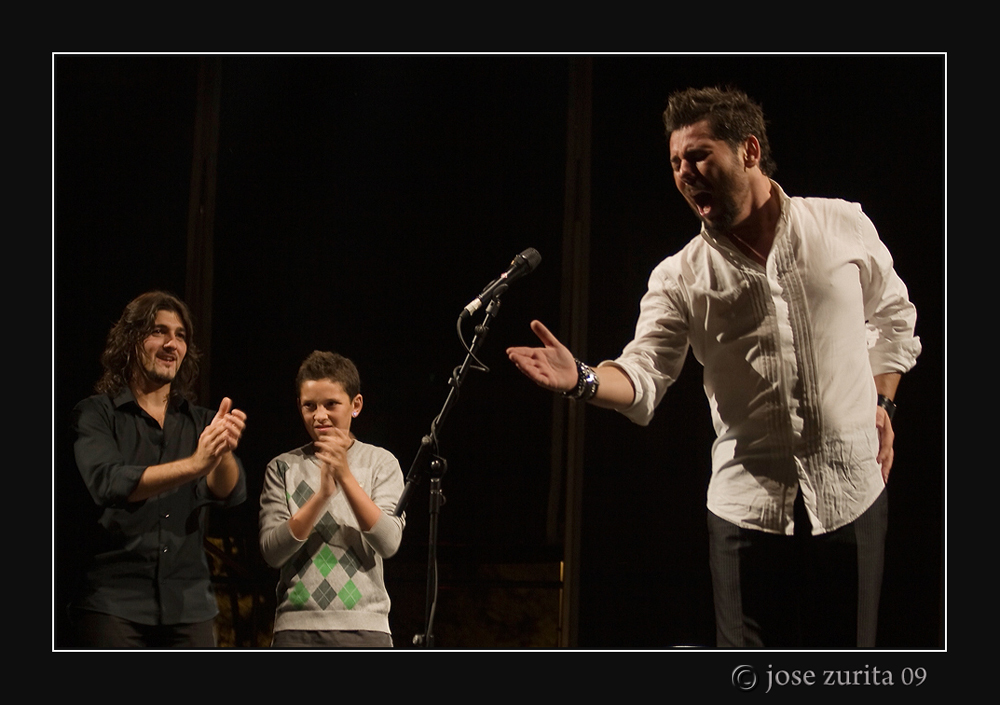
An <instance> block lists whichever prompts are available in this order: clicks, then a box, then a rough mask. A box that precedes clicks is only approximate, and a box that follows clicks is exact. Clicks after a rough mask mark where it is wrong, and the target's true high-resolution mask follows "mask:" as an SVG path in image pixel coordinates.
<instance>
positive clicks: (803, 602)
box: [708, 490, 888, 648]
mask: <svg viewBox="0 0 1000 705" xmlns="http://www.w3.org/2000/svg"><path fill="white" fill-rule="evenodd" d="M887 524H888V500H887V498H886V493H885V491H884V490H883V492H882V494H881V495H879V497H878V499H877V500H875V503H874V504H872V506H871V507H869V508H868V509H867V510H866V511H865V512H864V513H863V514H862V515H861V516H859V517H858V518H857V519H855V520H854V521H853V522H851V523H850V524H847V525H845V526H842V527H841V528H839V529H836V530H835V531H831V532H828V533H826V534H819V535H817V536H813V535H812V534H811V533H810V531H811V528H812V527H811V525H810V523H809V518H808V516H807V515H806V512H805V508H804V505H803V504H802V493H801V492H800V493H799V496H798V497H797V498H796V500H795V535H794V536H781V535H775V534H768V533H765V532H763V531H756V530H753V529H743V528H741V527H738V526H736V525H734V524H732V523H730V522H728V521H725V520H723V519H720V518H719V517H717V516H715V515H714V514H712V513H711V512H709V513H708V531H709V553H710V558H709V561H710V565H711V569H712V590H713V594H714V599H715V622H716V641H717V645H718V646H733V647H806V648H808V647H821V648H822V647H834V648H836V647H858V646H860V647H873V646H875V633H876V629H877V626H878V605H879V597H880V595H881V592H882V569H883V564H884V557H885V534H886V527H887Z"/></svg>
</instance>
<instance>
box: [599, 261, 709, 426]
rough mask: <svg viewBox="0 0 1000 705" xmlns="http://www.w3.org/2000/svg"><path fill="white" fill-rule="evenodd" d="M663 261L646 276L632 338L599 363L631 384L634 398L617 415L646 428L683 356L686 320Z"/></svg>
mask: <svg viewBox="0 0 1000 705" xmlns="http://www.w3.org/2000/svg"><path fill="white" fill-rule="evenodd" d="M667 267H668V263H667V262H663V263H661V264H660V265H659V266H657V267H656V269H654V270H653V272H652V274H651V275H650V277H649V287H648V289H647V291H646V293H645V294H644V295H643V297H642V300H641V301H640V302H639V318H638V321H637V322H636V326H635V337H634V338H633V339H632V341H631V342H630V343H629V344H628V345H626V346H625V349H624V350H622V354H621V355H620V356H619V357H618V358H616V359H615V360H608V361H605V362H602V363H601V364H602V365H606V364H610V365H614V366H616V367H618V368H619V369H621V370H622V372H624V373H625V374H626V375H627V376H628V378H629V379H630V380H631V381H632V386H633V387H634V388H635V399H634V400H633V402H632V405H631V406H630V407H629V408H627V409H624V410H623V411H622V412H621V413H622V414H624V416H625V417H626V418H628V419H629V420H630V421H633V422H635V423H636V424H638V425H640V426H646V425H648V424H649V422H650V421H651V420H652V419H653V413H654V412H655V410H656V407H657V406H658V405H659V403H660V401H661V400H662V399H663V395H664V394H666V392H667V389H668V388H669V387H670V385H672V384H673V383H674V382H675V381H677V377H678V376H679V375H680V373H681V369H682V368H683V366H684V360H685V358H686V357H687V351H688V346H689V341H688V319H687V315H686V314H685V313H684V312H683V307H682V306H680V305H679V304H678V299H679V297H678V292H677V290H676V286H674V285H672V283H671V281H672V280H671V279H670V277H669V276H668V274H667Z"/></svg>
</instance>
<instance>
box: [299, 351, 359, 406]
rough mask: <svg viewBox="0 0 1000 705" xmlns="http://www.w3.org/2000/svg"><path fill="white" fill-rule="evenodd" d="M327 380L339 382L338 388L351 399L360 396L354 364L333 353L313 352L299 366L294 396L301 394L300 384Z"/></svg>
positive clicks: (356, 370)
mask: <svg viewBox="0 0 1000 705" xmlns="http://www.w3.org/2000/svg"><path fill="white" fill-rule="evenodd" d="M317 379H329V380H332V381H334V382H340V386H342V387H343V388H344V391H345V392H347V396H349V397H350V398H351V399H353V398H354V397H356V396H358V395H359V394H361V376H360V375H359V374H358V368H357V367H355V365H354V363H353V362H351V361H350V360H349V359H347V358H346V357H344V356H343V355H338V354H337V353H334V352H324V351H322V350H313V351H312V352H311V353H309V357H307V358H306V359H305V360H303V361H302V364H301V365H299V373H298V375H296V377H295V396H296V397H298V395H299V394H300V393H301V392H302V384H303V383H304V382H309V381H311V380H317Z"/></svg>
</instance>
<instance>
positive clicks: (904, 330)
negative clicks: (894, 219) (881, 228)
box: [858, 213, 921, 375]
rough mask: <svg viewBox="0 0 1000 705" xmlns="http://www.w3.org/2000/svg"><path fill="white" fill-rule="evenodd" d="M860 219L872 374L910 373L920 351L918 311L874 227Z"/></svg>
mask: <svg viewBox="0 0 1000 705" xmlns="http://www.w3.org/2000/svg"><path fill="white" fill-rule="evenodd" d="M859 215H860V217H859V221H858V235H859V238H860V240H861V243H862V247H863V248H864V252H865V259H864V261H863V262H862V263H861V265H860V276H861V288H862V291H863V295H864V306H865V326H866V327H867V329H868V358H869V361H870V363H871V368H872V373H873V374H876V375H879V374H886V373H892V372H899V373H903V372H908V371H909V370H910V369H911V368H912V367H913V366H914V365H915V364H916V362H917V356H918V355H920V351H921V343H920V338H919V337H917V336H916V335H915V330H916V324H917V309H916V307H915V306H914V305H913V303H911V302H910V298H909V293H908V292H907V289H906V285H905V284H904V283H903V280H902V279H900V278H899V275H898V274H896V270H895V268H894V267H893V261H892V255H891V254H890V253H889V250H888V249H887V248H886V246H885V245H884V244H883V243H882V241H881V240H880V239H879V236H878V232H876V230H875V226H874V225H873V224H872V222H871V220H869V219H868V217H867V216H866V215H865V214H864V213H859Z"/></svg>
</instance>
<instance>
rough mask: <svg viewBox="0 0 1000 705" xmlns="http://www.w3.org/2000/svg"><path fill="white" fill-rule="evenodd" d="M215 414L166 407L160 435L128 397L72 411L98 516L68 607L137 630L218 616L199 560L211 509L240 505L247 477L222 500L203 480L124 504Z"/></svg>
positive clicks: (188, 449)
mask: <svg viewBox="0 0 1000 705" xmlns="http://www.w3.org/2000/svg"><path fill="white" fill-rule="evenodd" d="M214 416H215V412H214V411H211V410H209V409H205V408H202V407H198V406H194V405H190V404H188V403H187V402H180V403H177V404H175V403H171V404H170V407H169V408H168V410H167V414H166V417H165V420H164V423H163V427H162V428H161V427H160V425H159V423H157V421H156V420H155V419H153V417H151V416H150V415H149V414H147V413H146V412H145V411H144V410H143V409H142V408H141V407H140V406H139V405H138V403H136V400H135V397H134V396H133V395H132V392H131V391H130V390H127V389H126V390H124V391H123V392H121V393H120V394H118V396H116V397H114V398H111V397H110V396H108V395H105V394H99V395H96V396H92V397H89V398H87V399H84V400H83V401H81V402H80V403H79V404H77V405H76V408H75V409H74V410H73V427H74V431H75V432H76V444H75V446H74V452H75V455H76V464H77V467H78V468H79V470H80V474H81V475H82V476H83V480H84V483H85V484H86V485H87V488H88V489H89V490H90V494H91V496H92V497H93V499H94V501H95V502H96V503H97V505H98V506H99V507H100V508H101V509H102V511H101V516H100V519H99V520H98V523H97V526H96V527H93V535H92V537H91V538H92V540H91V541H90V544H89V546H90V557H89V562H88V564H87V566H86V567H85V570H84V576H83V582H82V586H81V590H80V592H79V594H78V596H77V598H76V599H75V600H74V603H73V604H74V606H75V607H79V608H82V609H88V610H93V611H96V612H103V613H106V614H113V615H116V616H118V617H122V618H124V619H128V620H131V621H133V622H137V623H139V624H180V623H194V622H202V621H205V620H208V619H211V618H213V617H214V616H215V615H216V614H217V613H218V607H217V606H216V602H215V596H214V594H213V591H212V585H211V575H210V572H209V568H208V561H207V558H206V556H205V549H204V538H205V520H206V514H207V509H208V506H209V505H212V504H216V505H222V506H234V505H237V504H239V503H241V502H243V501H244V500H245V499H246V494H247V493H246V475H245V472H244V470H243V465H242V463H240V461H239V460H238V459H237V460H236V462H237V465H238V466H239V471H240V477H239V482H238V483H237V485H236V487H235V488H234V489H233V491H232V492H231V493H230V495H229V496H228V497H226V498H225V499H219V498H217V497H215V496H214V495H213V494H212V493H211V491H210V490H209V488H208V484H207V482H206V479H205V478H204V477H203V478H200V479H199V480H197V481H193V482H189V483H186V484H184V485H182V486H180V487H178V488H176V489H173V490H168V491H166V492H163V493H161V494H159V495H157V496H155V497H150V498H149V499H146V500H143V501H141V502H130V501H129V500H128V497H129V495H130V494H131V493H132V492H133V490H134V489H135V488H136V485H137V484H138V482H139V478H140V476H141V475H142V473H143V471H145V469H146V468H147V467H149V466H152V465H161V464H163V463H169V462H171V461H174V460H181V459H183V458H187V457H189V456H191V455H192V454H193V453H194V451H195V449H196V448H197V446H198V438H199V436H200V435H201V432H202V431H203V430H204V429H205V427H206V426H208V425H209V424H210V423H211V422H212V418H213V417H214Z"/></svg>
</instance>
